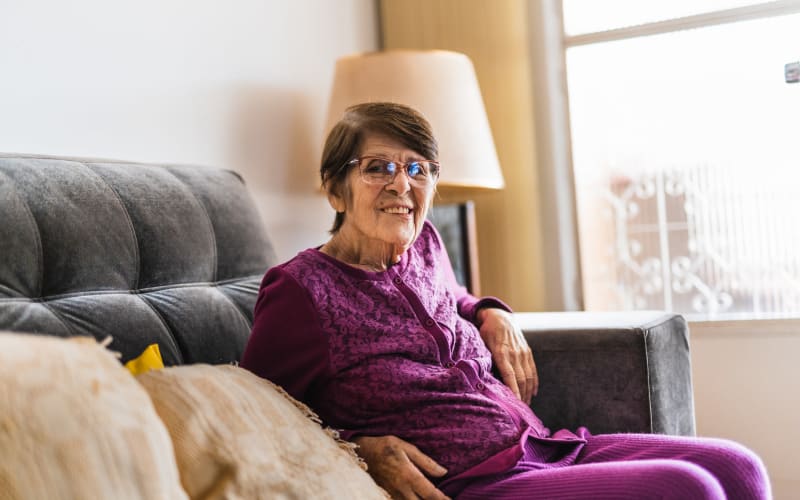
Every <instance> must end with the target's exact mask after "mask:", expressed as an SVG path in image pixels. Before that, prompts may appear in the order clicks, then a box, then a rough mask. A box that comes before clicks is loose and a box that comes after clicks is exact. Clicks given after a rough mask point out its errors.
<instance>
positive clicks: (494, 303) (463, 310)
mask: <svg viewBox="0 0 800 500" xmlns="http://www.w3.org/2000/svg"><path fill="white" fill-rule="evenodd" d="M430 227H431V229H432V230H433V233H434V235H436V240H437V241H438V252H437V257H438V259H439V264H440V265H441V266H442V269H443V272H444V280H445V284H446V286H447V287H448V288H449V289H450V290H451V291H452V292H453V294H454V295H455V297H456V304H457V306H458V314H459V316H461V317H462V318H464V319H466V320H467V321H469V322H471V323H476V318H475V315H476V313H477V312H478V309H481V308H483V307H497V308H499V309H504V310H506V311H508V312H512V311H511V308H510V307H509V306H508V305H507V304H506V303H505V302H503V301H502V300H500V299H498V298H497V297H482V298H478V297H475V296H474V295H472V294H471V293H469V292H468V291H467V289H466V287H464V286H461V285H459V284H458V282H457V281H456V276H455V274H454V273H453V265H452V263H451V262H450V257H449V256H448V255H447V249H446V248H445V246H444V241H442V237H441V236H440V235H439V232H438V231H437V230H436V228H435V227H434V226H433V225H432V224H431V226H430Z"/></svg>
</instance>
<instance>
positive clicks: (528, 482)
mask: <svg viewBox="0 0 800 500" xmlns="http://www.w3.org/2000/svg"><path fill="white" fill-rule="evenodd" d="M579 435H580V437H582V438H584V439H585V440H586V444H585V445H584V446H583V447H582V448H581V449H580V451H579V452H578V453H576V454H569V455H566V456H557V453H558V452H557V448H555V447H554V448H552V449H549V448H548V447H547V445H545V444H543V443H541V442H537V441H535V440H534V439H528V440H526V441H525V444H524V446H523V448H524V450H523V453H522V458H521V459H520V460H519V461H518V462H517V463H516V465H515V466H514V467H513V468H512V469H511V470H508V471H506V472H503V473H499V474H493V475H489V476H483V477H477V478H474V479H473V480H471V481H467V482H465V483H461V484H452V485H451V488H446V489H445V492H446V493H448V494H449V495H450V496H451V497H453V498H456V499H457V500H478V499H480V500H486V499H492V500H495V499H496V500H506V499H509V500H510V499H548V500H550V499H592V500H598V499H637V500H638V499H651V498H652V499H655V498H659V499H670V498H674V499H682V500H684V499H685V500H692V499H701V498H702V499H712V498H713V499H725V498H728V499H736V500H745V499H766V498H771V493H770V484H769V479H768V477H767V472H766V468H765V467H764V464H763V462H762V461H761V459H760V458H759V457H758V456H757V455H756V454H755V453H753V452H752V451H750V450H749V449H747V448H745V447H744V446H742V445H740V444H738V443H735V442H733V441H727V440H723V439H711V438H690V437H679V436H664V435H657V434H604V435H597V436H592V435H590V434H589V433H588V432H586V431H585V430H583V429H582V430H580V431H579ZM448 490H449V491H448ZM457 490H460V491H457Z"/></svg>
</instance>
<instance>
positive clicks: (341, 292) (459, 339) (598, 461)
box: [241, 103, 769, 499]
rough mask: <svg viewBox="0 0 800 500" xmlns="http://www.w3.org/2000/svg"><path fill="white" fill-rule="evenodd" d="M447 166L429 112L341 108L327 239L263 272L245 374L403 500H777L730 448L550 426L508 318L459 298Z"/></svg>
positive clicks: (761, 473)
mask: <svg viewBox="0 0 800 500" xmlns="http://www.w3.org/2000/svg"><path fill="white" fill-rule="evenodd" d="M436 158H437V145H436V141H435V140H434V137H433V134H432V132H431V128H430V126H429V124H428V123H427V121H426V120H425V119H424V118H423V117H422V116H420V115H419V114H418V113H417V112H416V111H414V110H412V109H410V108H408V107H406V106H401V105H398V104H391V103H370V104H361V105H357V106H353V107H351V108H349V109H348V110H347V111H346V113H345V115H344V117H343V118H342V120H341V121H340V122H339V123H338V124H337V125H336V126H335V127H334V128H333V130H332V131H331V132H330V135H329V136H328V139H327V141H326V144H325V148H324V152H323V158H322V165H321V168H320V174H321V177H322V184H323V186H324V188H325V190H326V192H327V194H328V200H329V201H330V204H331V206H332V207H333V209H334V210H335V211H336V217H335V220H334V224H333V228H332V230H331V234H332V236H331V238H330V239H329V240H328V242H327V243H325V244H324V245H322V246H321V247H318V248H310V249H308V250H305V251H303V252H300V253H299V254H298V255H297V256H296V257H294V258H293V259H291V260H289V261H288V262H286V263H284V264H282V265H279V266H275V267H273V268H272V269H270V270H269V271H268V272H267V274H266V276H265V277H264V280H263V283H262V285H261V291H260V294H259V297H258V302H257V304H256V310H255V321H254V324H253V332H252V335H251V337H250V340H249V343H248V345H247V348H246V350H245V353H244V356H243V359H242V362H241V364H242V366H244V367H245V368H247V369H249V370H251V371H252V372H254V373H256V374H257V375H260V376H262V377H265V378H268V379H270V380H272V381H274V382H275V383H278V384H280V385H282V386H283V387H284V388H285V389H286V390H287V391H288V392H289V393H290V394H291V395H292V396H294V397H295V398H297V399H299V400H301V401H304V402H306V403H307V404H308V405H309V406H311V407H312V408H314V409H315V410H316V411H317V412H318V413H319V414H320V416H321V417H322V418H323V419H324V421H325V423H326V424H327V425H330V426H331V427H334V428H336V429H340V430H341V433H342V436H343V437H344V438H345V439H349V440H352V441H354V442H355V443H357V444H358V445H359V448H358V452H359V454H360V455H361V456H362V457H363V458H364V460H365V461H366V462H367V465H368V468H369V469H368V471H369V473H370V474H371V475H372V476H373V478H374V479H375V481H376V482H377V483H378V484H379V485H381V486H382V487H384V488H385V489H386V490H387V491H388V492H389V493H391V494H392V496H394V497H396V498H447V497H446V496H445V495H449V496H450V497H458V498H459V499H461V498H464V499H468V498H475V499H478V498H481V499H484V498H496V499H502V498H547V499H553V498H592V499H597V498H636V499H640V498H664V497H674V498H683V499H688V498H726V497H729V498H738V499H744V498H766V497H769V482H768V479H767V476H766V471H765V469H764V466H763V464H762V463H761V461H760V460H759V459H758V457H757V456H755V455H754V454H753V453H752V452H751V451H749V450H747V449H746V448H744V447H742V446H740V445H738V444H735V443H732V442H728V441H722V440H711V439H693V438H683V437H674V436H658V435H636V434H627V435H624V434H621V435H597V436H593V435H591V434H590V433H589V432H588V431H587V430H586V429H578V430H576V431H575V433H573V432H570V431H567V430H560V431H558V432H555V433H551V432H550V431H549V430H548V429H547V428H545V427H544V425H543V424H542V422H541V421H540V420H539V419H538V418H537V417H536V415H534V413H533V411H532V410H531V409H530V407H529V406H528V404H529V403H530V400H531V397H532V395H535V394H536V390H537V386H538V380H537V375H536V367H535V364H534V361H533V356H532V354H531V351H530V350H529V348H528V347H527V343H526V342H525V340H524V338H523V336H522V333H521V332H520V330H519V328H518V327H517V326H515V324H514V320H513V317H512V315H511V314H510V310H509V308H508V307H507V306H506V305H505V304H504V303H503V302H501V301H500V300H498V299H496V298H492V297H486V298H481V299H477V298H476V297H473V296H471V295H470V294H468V293H467V292H466V290H465V289H464V288H462V287H460V286H458V285H457V283H456V281H455V279H454V276H453V272H452V269H451V266H450V262H449V260H448V257H447V254H446V252H445V248H444V246H443V243H442V240H441V238H440V237H439V235H438V234H437V232H436V230H435V229H434V227H433V226H432V225H431V224H430V222H428V221H426V218H425V216H426V214H427V212H428V208H429V207H430V204H431V200H432V198H433V194H434V192H435V187H436V180H437V178H438V174H439V164H438V163H437V161H436ZM442 168H447V166H446V165H445V166H443V167H442ZM493 362H494V365H495V367H496V368H497V371H498V373H499V374H500V378H501V379H502V381H501V380H498V379H496V378H495V377H494V376H493V374H492V363H493Z"/></svg>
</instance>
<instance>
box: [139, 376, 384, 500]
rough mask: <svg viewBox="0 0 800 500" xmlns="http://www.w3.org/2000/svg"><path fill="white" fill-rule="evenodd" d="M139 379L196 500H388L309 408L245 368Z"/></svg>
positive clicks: (184, 479) (354, 458)
mask: <svg viewBox="0 0 800 500" xmlns="http://www.w3.org/2000/svg"><path fill="white" fill-rule="evenodd" d="M138 380H139V381H140V382H141V383H142V385H144V387H145V388H146V389H147V391H148V392H149V393H150V397H151V399H152V400H153V403H154V404H155V407H156V411H157V412H158V414H159V415H160V416H161V419H162V420H163V421H164V423H165V424H166V426H167V429H169V433H170V434H171V435H172V440H173V445H174V447H175V456H176V458H177V462H178V469H179V470H180V475H181V481H182V483H183V486H184V488H185V489H186V491H187V493H189V496H190V497H191V498H203V499H216V498H227V499H248V500H256V499H268V498H269V499H289V498H293V499H310V498H314V499H324V498H330V499H345V498H346V499H372V498H375V499H383V498H386V493H385V492H384V491H383V490H382V489H381V488H380V487H378V486H377V485H376V484H375V482H374V481H372V478H370V477H369V475H368V474H367V473H366V472H364V470H363V469H362V468H361V467H360V466H359V465H360V464H359V462H358V459H357V457H356V455H355V453H354V452H353V450H352V448H351V447H349V446H347V444H345V443H343V442H339V441H337V440H336V439H335V438H334V437H332V436H331V435H330V433H329V432H326V431H325V430H323V429H322V427H321V426H320V424H319V419H318V418H316V416H315V415H314V414H313V413H312V412H311V411H310V410H309V409H308V408H307V407H306V406H305V405H303V404H302V403H298V402H297V401H295V400H294V399H292V398H291V397H290V396H289V395H288V394H286V393H285V392H284V391H283V390H282V389H280V388H279V387H277V386H275V385H274V384H272V383H270V382H269V381H267V380H264V379H262V378H260V377H258V376H256V375H253V374H252V373H250V372H249V371H247V370H245V369H243V368H239V367H235V366H230V365H219V366H211V365H200V364H197V365H191V366H179V367H172V368H166V369H163V370H157V371H150V372H147V373H145V374H143V375H140V376H139V377H138Z"/></svg>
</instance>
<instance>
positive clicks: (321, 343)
mask: <svg viewBox="0 0 800 500" xmlns="http://www.w3.org/2000/svg"><path fill="white" fill-rule="evenodd" d="M485 306H492V307H502V308H504V309H508V307H507V306H506V305H505V304H503V303H502V302H500V301H499V300H498V299H495V298H484V299H481V300H478V299H476V298H475V297H473V296H472V295H469V294H468V293H467V291H466V290H465V289H464V288H463V287H460V286H458V285H457V283H456V281H455V278H454V276H453V271H452V267H451V265H450V261H449V259H448V257H447V253H446V251H445V248H444V244H443V243H442V240H441V238H440V237H439V234H438V233H437V232H436V230H435V229H434V227H433V226H432V225H431V224H430V223H429V222H425V225H424V227H423V229H422V232H421V233H420V235H419V237H418V238H417V240H416V241H415V242H414V244H413V246H412V247H411V248H410V249H409V250H408V251H407V252H406V253H405V254H403V256H402V258H401V260H400V262H399V263H397V264H396V265H394V266H392V267H391V268H389V269H388V270H387V271H385V272H367V271H363V270H360V269H357V268H354V267H351V266H348V265H346V264H344V263H342V262H340V261H338V260H336V259H334V258H332V257H330V256H328V255H326V254H323V253H322V252H320V251H318V250H316V249H308V250H305V251H303V252H301V253H299V254H298V255H297V256H296V257H294V258H293V259H291V260H290V261H288V262H286V263H284V264H282V265H279V266H275V267H273V268H272V269H270V270H269V271H268V272H267V274H266V276H265V277H264V280H263V282H262V285H261V290H260V293H259V296H258V301H257V303H256V307H255V321H254V324H253V332H252V335H251V337H250V340H249V342H248V344H247V348H246V349H245V352H244V356H243V358H242V362H241V366H243V367H245V368H247V369H248V370H250V371H252V372H253V373H255V374H257V375H259V376H261V377H265V378H268V379H270V380H272V381H274V382H275V383H277V384H279V385H281V386H283V387H284V388H285V389H286V390H287V392H289V394H291V395H292V396H294V397H295V398H297V399H299V400H301V401H304V402H305V403H307V404H308V405H309V406H311V408H313V409H314V410H315V411H316V412H317V413H319V415H320V417H322V419H323V420H324V421H325V423H326V424H327V425H329V426H331V427H333V428H337V429H341V430H342V432H343V436H344V437H345V438H351V437H353V436H355V435H372V436H382V435H389V434H392V435H395V436H397V437H400V438H401V439H404V440H406V441H409V442H411V443H412V444H414V445H415V446H417V447H418V448H419V449H420V450H421V451H422V452H423V453H426V454H428V455H429V456H431V457H432V458H433V459H434V460H436V461H437V462H438V463H439V464H441V465H442V466H444V467H446V468H447V469H448V471H449V472H448V477H451V478H452V477H453V476H454V475H455V474H458V473H460V472H463V471H465V470H467V469H469V468H470V467H473V466H476V465H478V464H480V463H482V462H484V461H486V460H487V459H489V458H490V457H492V456H495V455H498V454H500V456H503V455H504V454H503V453H501V452H503V451H504V450H509V449H513V448H514V447H515V445H516V446H517V447H518V446H519V442H520V438H521V436H522V434H523V432H525V433H526V434H530V435H531V436H532V437H538V438H547V437H548V436H549V431H548V430H547V429H546V428H545V427H544V426H543V425H542V423H541V421H540V420H539V419H538V418H537V417H536V416H535V415H534V414H533V412H532V411H531V409H530V408H529V407H528V406H527V405H526V404H524V403H523V402H522V401H520V400H519V399H518V398H517V397H515V396H514V394H513V393H512V392H511V390H510V389H508V388H507V387H506V386H505V385H504V384H503V383H502V382H500V381H499V380H497V379H496V378H495V377H494V376H493V375H492V372H491V364H492V362H491V354H490V353H489V351H488V350H487V348H486V346H485V345H484V343H483V341H482V340H481V338H480V334H479V333H478V329H477V328H476V327H475V325H474V324H473V322H474V320H475V313H476V311H477V309H478V308H480V307H485ZM543 441H551V440H550V439H544V440H543ZM555 441H561V440H560V439H557V440H555ZM512 454H514V455H516V453H512ZM505 455H508V451H507V452H506V453H505ZM501 461H502V462H506V461H507V460H501ZM490 462H491V461H490ZM494 462H497V459H495V460H494ZM503 467H505V465H504V466H503ZM491 468H496V467H491Z"/></svg>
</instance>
